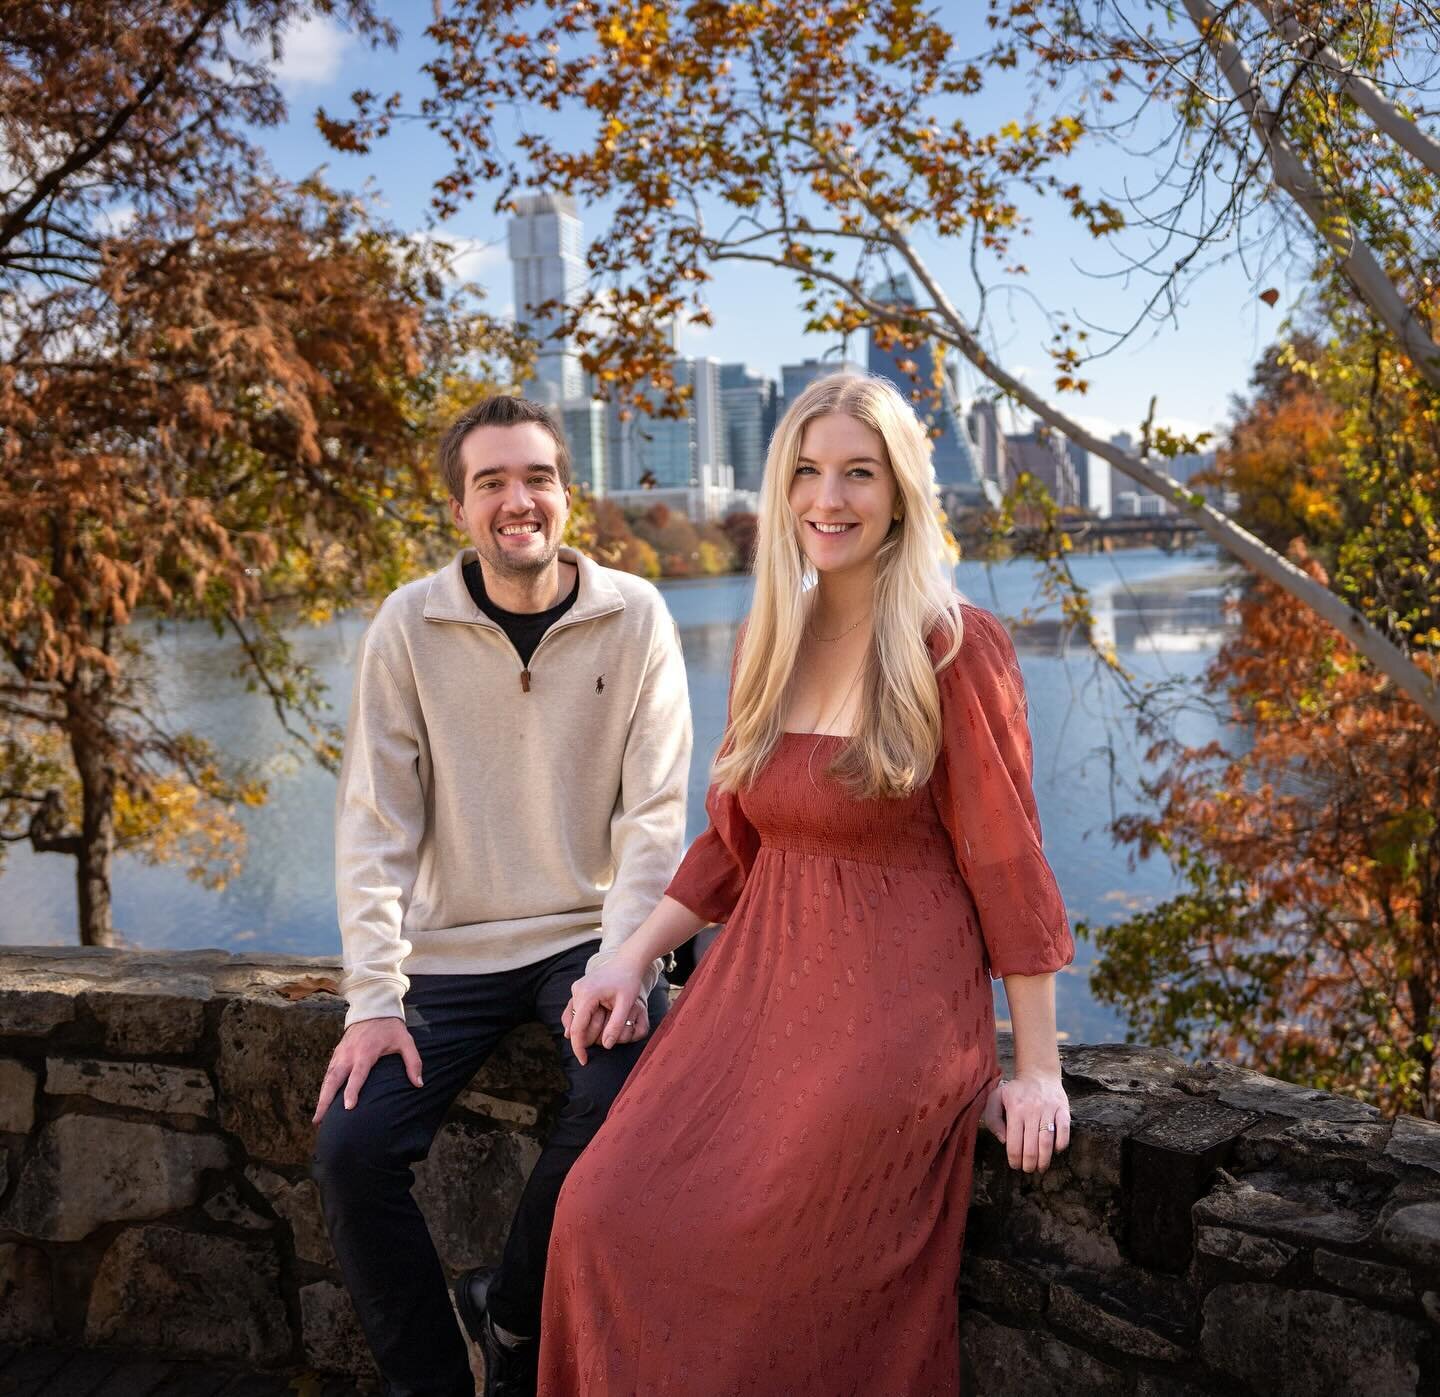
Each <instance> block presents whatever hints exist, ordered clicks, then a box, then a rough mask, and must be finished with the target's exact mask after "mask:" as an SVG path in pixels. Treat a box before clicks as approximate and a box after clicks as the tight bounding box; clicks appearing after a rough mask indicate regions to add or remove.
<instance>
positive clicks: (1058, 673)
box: [0, 550, 1230, 1042]
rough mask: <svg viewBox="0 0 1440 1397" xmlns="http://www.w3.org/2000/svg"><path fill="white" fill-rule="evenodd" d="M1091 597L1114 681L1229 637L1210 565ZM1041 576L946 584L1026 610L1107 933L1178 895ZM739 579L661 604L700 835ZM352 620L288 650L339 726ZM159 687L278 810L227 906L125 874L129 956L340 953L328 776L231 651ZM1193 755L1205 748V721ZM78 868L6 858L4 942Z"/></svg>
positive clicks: (195, 890)
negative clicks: (266, 787)
mask: <svg viewBox="0 0 1440 1397" xmlns="http://www.w3.org/2000/svg"><path fill="white" fill-rule="evenodd" d="M1073 568H1074V571H1075V573H1076V575H1077V577H1078V578H1079V580H1080V581H1081V582H1082V583H1084V584H1085V585H1086V586H1087V587H1088V588H1090V589H1091V593H1092V602H1093V606H1094V610H1095V613H1096V618H1097V621H1098V623H1099V625H1100V627H1101V629H1102V630H1103V632H1104V633H1105V634H1106V635H1107V636H1108V637H1109V638H1110V639H1111V640H1112V641H1113V643H1114V644H1115V647H1116V649H1117V650H1118V652H1119V654H1120V656H1121V659H1122V661H1123V662H1124V663H1125V665H1126V666H1127V667H1128V668H1130V669H1131V670H1133V671H1134V672H1135V673H1136V674H1137V675H1139V676H1141V677H1142V678H1146V679H1158V678H1164V677H1167V676H1170V677H1176V678H1191V677H1194V676H1196V675H1198V674H1199V673H1200V671H1201V670H1202V669H1203V668H1204V666H1205V664H1206V662H1207V661H1208V660H1209V659H1210V657H1211V656H1212V655H1213V654H1214V653H1215V649H1216V647H1217V646H1218V645H1219V643H1220V641H1221V639H1222V638H1223V635H1224V624H1225V623H1224V619H1223V615H1222V601H1223V596H1224V592H1225V588H1226V586H1227V585H1228V583H1227V578H1228V577H1229V576H1230V574H1229V573H1228V572H1225V571H1222V569H1221V567H1220V565H1219V564H1217V563H1216V562H1215V561H1214V560H1213V559H1211V558H1205V557H1200V556H1194V555H1185V554H1179V555H1166V554H1163V553H1160V552H1156V551H1148V550H1143V551H1142V550H1137V551H1133V552H1123V553H1116V554H1110V555H1093V556H1091V555H1086V556H1082V557H1077V558H1075V559H1074V560H1073ZM1037 578H1038V570H1037V568H1036V567H1035V565H1034V564H1032V563H1029V562H1025V561H1020V562H1011V563H1006V564H1002V565H997V566H994V567H986V566H984V565H982V564H979V563H961V564H960V566H959V567H958V568H957V569H956V582H957V585H958V586H959V587H960V589H961V591H962V592H964V594H965V595H966V596H967V597H969V598H970V600H972V601H974V602H976V603H977V604H979V605H981V606H985V607H988V608H990V609H991V610H993V611H996V612H998V613H999V614H1001V615H1002V616H1007V617H1010V616H1016V615H1018V614H1019V613H1021V612H1022V611H1024V610H1025V609H1027V608H1030V609H1032V610H1035V611H1036V612H1037V615H1036V619H1035V620H1034V622H1033V623H1032V624H1029V625H1026V626H1022V627H1019V628H1017V629H1016V630H1015V632H1014V634H1015V640H1016V647H1017V649H1018V651H1019V654H1020V662H1021V667H1022V669H1023V671H1024V674H1025V681H1026V685H1027V688H1028V690H1029V695H1030V722H1031V730H1032V732H1033V734H1034V742H1035V790H1036V798H1037V801H1038V802H1039V807H1040V814H1041V820H1042V823H1043V825H1044V830H1045V845H1046V849H1047V851H1048V853H1049V856H1050V859H1051V862H1052V863H1053V864H1054V866H1055V870H1056V873H1057V875H1058V877H1059V880H1060V886H1061V888H1062V890H1063V891H1064V894H1065V899H1066V903H1067V905H1068V907H1069V909H1070V912H1071V916H1072V918H1075V919H1077V920H1078V919H1080V918H1085V919H1087V920H1090V921H1092V922H1107V921H1111V920H1114V919H1116V918H1117V917H1119V916H1121V915H1123V914H1124V913H1125V911H1126V910H1127V909H1130V908H1134V907H1139V906H1146V905H1149V904H1151V903H1153V902H1154V901H1156V900H1158V899H1161V898H1163V897H1165V896H1166V895H1168V894H1169V893H1170V891H1171V890H1172V888H1173V886H1174V884H1173V879H1172V877H1171V875H1170V873H1169V870H1168V868H1167V867H1165V866H1164V865H1163V864H1158V863H1155V862H1150V863H1144V864H1140V865H1139V866H1138V867H1136V868H1133V869H1132V868H1131V867H1130V866H1129V859H1128V853H1127V851H1126V850H1124V849H1121V848H1117V847H1116V846H1115V845H1114V843H1113V842H1112V840H1111V838H1110V836H1109V834H1108V833H1107V826H1108V824H1109V822H1110V820H1111V819H1112V818H1113V816H1114V814H1116V813H1119V812H1122V811H1125V810H1130V809H1134V808H1136V807H1137V800H1136V795H1135V792H1136V786H1137V782H1138V780H1139V778H1140V777H1141V776H1142V775H1143V773H1144V765H1143V761H1142V758H1141V753H1140V744H1138V743H1137V741H1136V738H1135V734H1134V725H1133V721H1132V720H1131V718H1130V716H1129V715H1128V714H1127V713H1126V711H1125V709H1124V705H1123V700H1122V698H1121V695H1120V693H1119V691H1118V690H1117V688H1116V686H1115V685H1114V684H1113V683H1112V682H1110V681H1109V680H1107V679H1103V678H1101V677H1100V676H1099V674H1098V671H1097V667H1096V665H1095V663H1094V660H1093V657H1092V656H1091V654H1090V652H1089V650H1088V649H1087V648H1086V647H1085V646H1084V645H1083V644H1078V643H1076V642H1074V641H1071V642H1070V643H1069V644H1068V645H1067V644H1066V643H1065V639H1064V636H1063V634H1062V632H1061V628H1060V626H1059V624H1058V619H1057V616H1056V613H1055V611H1054V609H1053V608H1043V607H1041V606H1040V599H1039V597H1038V595H1037V590H1036V588H1037ZM750 590H751V582H750V579H749V578H748V577H720V578H706V579H700V580H696V581H687V582H667V583H663V584H662V585H661V591H662V592H663V593H664V595H665V600H666V602H667V604H668V605H669V607H670V610H671V612H672V614H673V615H674V617H675V620H676V622H677V623H678V625H679V627H680V635H681V640H682V643H683V645H684V649H685V661H686V667H687V671H688V674H689V681H690V696H691V703H692V706H693V710H694V718H695V758H694V762H693V764H692V767H691V772H690V814H689V833H690V835H691V836H692V837H693V836H694V835H696V834H698V833H699V831H700V829H701V828H703V825H704V808H703V807H704V796H705V786H706V773H707V770H708V766H709V762H710V759H711V757H712V756H713V754H714V750H715V747H716V744H717V743H718V742H719V739H720V734H721V729H722V727H723V725H724V720H725V689H726V683H727V679H728V673H729V663H730V652H731V647H732V644H733V642H734V636H735V629H736V627H737V626H738V625H739V623H740V621H741V620H742V619H743V618H744V615H745V612H746V610H747V608H748V606H749V599H750ZM364 626H365V623H364V619H363V618H362V617H360V616H359V615H351V616H345V617H342V618H341V619H339V620H338V621H336V622H334V623H332V624H330V625H327V626H324V627H321V628H318V629H312V630H306V631H304V632H301V633H300V634H299V635H297V636H296V638H295V639H296V647H297V650H298V651H299V652H300V653H301V654H302V655H303V657H304V658H305V659H307V660H308V661H309V662H310V663H312V664H313V665H315V666H316V667H317V669H318V670H319V671H320V673H321V674H322V676H323V677H324V679H325V681H326V683H327V684H328V685H329V686H330V692H331V698H332V701H333V703H334V704H335V706H336V709H337V711H339V712H342V713H343V711H344V708H345V705H346V704H347V703H348V700H349V691H350V672H351V665H352V662H353V658H354V655H355V649H356V645H357V644H358V642H359V640H360V637H361V635H362V634H363V632H364ZM151 644H152V653H153V654H154V657H155V660H156V664H157V666H158V673H159V689H160V693H161V696H162V700H163V704H164V707H165V708H166V710H167V711H168V716H169V719H170V721H172V722H175V723H178V724H181V725H183V726H186V727H189V728H192V729H193V730H195V731H197V732H199V733H201V734H202V735H204V736H206V737H208V738H210V739H211V740H212V741H213V742H215V743H216V745H217V746H218V747H220V748H221V749H222V750H223V751H225V752H227V753H229V754H231V755H232V756H235V757H237V758H241V759H243V760H246V761H253V762H256V763H258V764H260V765H261V766H262V767H263V769H264V771H265V773H266V775H267V776H268V778H269V780H270V786H271V797H270V799H269V801H268V802H267V803H266V804H265V805H264V806H263V807H261V808H259V809H257V810H253V811H246V812H244V816H243V819H244V823H245V825H246V828H247V830H248V834H249V846H248V855H247V860H246V866H245V871H244V872H243V873H242V874H241V876H240V877H238V878H236V879H234V880H233V881H232V882H231V883H230V884H229V885H228V886H227V887H226V888H224V889H223V890H222V891H220V892H212V891H209V890H207V889H206V888H204V887H202V886H200V885H199V884H197V883H194V882H192V881H190V880H189V879H187V878H186V877H185V875H184V872H183V871H182V870H180V869H178V868H175V867H165V866H161V867H152V866H149V865H147V864H145V863H143V862H142V861H141V860H139V859H137V858H135V857H133V856H122V857H121V858H120V859H118V860H117V864H116V869H115V876H114V898H115V923H116V926H117V928H118V929H119V930H120V932H121V934H122V935H123V937H124V938H125V940H126V941H127V942H129V943H130V944H133V945H136V946H143V947H152V948H160V947H166V948H174V949H182V948H191V947H199V946H219V947H222V948H224V949H226V950H236V951H238V950H266V951H281V952H296V953H301V954H331V953H334V952H337V951H338V949H339V934H338V932H337V930H336V925H335V895H334V885H333V879H332V872H331V862H332V857H333V841H332V830H331V819H332V805H333V800H334V789H335V783H334V778H333V777H331V776H330V775H328V774H326V773H325V772H324V771H321V770H320V769H319V768H317V767H315V766H314V765H313V764H309V763H304V762H300V761H298V760H296V759H295V758H294V757H293V756H291V755H289V754H287V753H285V752H283V751H282V750H281V748H282V740H281V733H280V730H279V726H278V723H277V721H276V719H275V716H274V714H273V712H272V711H271V709H270V707H269V705H268V703H267V702H266V701H265V700H263V699H262V698H261V697H259V696H258V695H254V694H247V693H245V692H244V690H243V687H242V686H241V685H240V684H238V683H237V682H236V681H235V679H234V677H233V676H234V671H235V668H236V663H237V656H236V652H235V647H234V645H233V643H231V642H230V641H228V640H226V639H224V638H221V637H217V636H216V635H215V634H214V633H213V631H210V630H209V629H207V628H204V627H200V626H179V627H177V626H170V627H166V628H164V629H163V630H162V631H160V632H159V633H158V634H157V635H155V636H154V637H153V639H152V642H151ZM1191 721H1192V723H1193V726H1192V727H1191V728H1190V729H1188V730H1185V731H1184V732H1183V736H1185V737H1186V738H1187V739H1188V740H1195V741H1198V740H1204V739H1205V738H1207V737H1208V736H1210V735H1212V733H1213V728H1207V727H1206V726H1205V724H1204V722H1203V721H1201V720H1198V719H1196V720H1191ZM73 867H74V866H73V863H72V862H71V861H70V860H69V859H67V858H63V857H61V856H59V855H54V854H49V855H36V854H33V853H32V852H31V851H30V850H29V848H28V846H25V845H12V846H11V847H10V848H9V850H8V851H7V856H6V862H5V865H4V869H3V872H0V944H6V945H24V944H30V945H35V944H41V945H45V944H48V945H56V944H68V943H70V942H72V941H73V940H74V935H75V932H74V928H75V892H74V872H73ZM1092 954H1093V953H1092V948H1091V947H1090V946H1089V945H1088V944H1086V943H1083V942H1082V943H1080V944H1079V946H1078V950H1077V956H1076V962H1075V964H1074V965H1073V966H1071V967H1070V968H1069V970H1068V971H1067V972H1066V973H1065V974H1063V975H1062V976H1061V977H1060V981H1059V984H1058V995H1057V998H1058V1017H1059V1023H1060V1027H1061V1030H1062V1031H1063V1032H1064V1033H1066V1034H1067V1035H1068V1036H1069V1037H1070V1038H1071V1039H1073V1040H1077V1041H1084V1042H1100V1041H1105V1040H1113V1039H1117V1038H1120V1037H1122V1036H1123V1032H1124V1025H1123V1023H1121V1022H1120V1021H1119V1020H1118V1019H1117V1017H1116V1015H1115V1014H1114V1013H1113V1012H1112V1011H1111V1010H1110V1009H1108V1008H1106V1007H1105V1006H1103V1005H1099V1004H1096V1003H1095V1002H1094V1001H1093V999H1092V998H1091V996H1090V994H1089V987H1088V979H1087V974H1086V967H1087V965H1088V963H1089V961H1090V960H1091V959H1092Z"/></svg>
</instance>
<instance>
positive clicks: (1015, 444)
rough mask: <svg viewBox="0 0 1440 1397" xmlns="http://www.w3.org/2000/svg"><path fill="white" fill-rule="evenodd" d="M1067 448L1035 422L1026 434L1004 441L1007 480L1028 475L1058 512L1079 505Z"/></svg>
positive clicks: (1052, 432)
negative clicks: (1021, 474) (1038, 485)
mask: <svg viewBox="0 0 1440 1397" xmlns="http://www.w3.org/2000/svg"><path fill="white" fill-rule="evenodd" d="M1069 447H1070V443H1069V442H1068V441H1066V439H1065V438H1064V437H1063V436H1062V435H1061V434H1060V433H1059V432H1057V431H1055V430H1053V429H1052V428H1051V427H1048V426H1047V425H1046V424H1045V423H1043V422H1038V421H1037V422H1036V423H1035V425H1034V426H1033V427H1032V428H1031V429H1030V430H1029V431H1028V432H1017V433H1012V434H1011V435H1010V436H1007V437H1006V438H1005V454H1006V456H1007V458H1008V469H1009V472H1010V479H1011V480H1012V481H1013V480H1014V478H1015V477H1016V476H1018V475H1019V474H1020V473H1021V472H1022V471H1024V472H1028V473H1029V474H1030V475H1032V476H1034V477H1035V479H1036V480H1038V481H1039V482H1040V484H1041V485H1043V486H1044V487H1045V488H1046V490H1048V491H1049V492H1050V497H1051V499H1053V500H1054V501H1055V503H1056V504H1058V505H1060V506H1061V507H1062V508H1067V507H1073V506H1076V505H1079V504H1081V503H1082V500H1081V497H1080V480H1079V477H1078V476H1077V475H1076V473H1075V462H1074V460H1073V459H1072V458H1071V455H1070V450H1069Z"/></svg>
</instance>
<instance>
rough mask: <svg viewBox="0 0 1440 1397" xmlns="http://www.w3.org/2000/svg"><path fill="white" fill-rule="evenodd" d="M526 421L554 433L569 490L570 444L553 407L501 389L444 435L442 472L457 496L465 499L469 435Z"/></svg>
mask: <svg viewBox="0 0 1440 1397" xmlns="http://www.w3.org/2000/svg"><path fill="white" fill-rule="evenodd" d="M526 422H533V423H534V424H535V425H536V426H537V427H543V428H544V429H545V430H546V431H547V432H549V433H550V435H551V436H552V437H554V439H555V469H556V470H557V471H559V473H560V483H561V484H562V485H563V486H564V487H565V488H566V489H567V490H568V489H569V488H570V447H569V446H568V445H567V443H566V441H565V433H564V432H563V431H562V430H561V429H560V424H559V423H558V422H557V421H556V420H555V418H554V416H553V414H552V413H551V411H550V409H549V408H547V407H546V406H545V405H544V403H537V402H533V401H531V399H529V398H514V397H511V396H510V395H509V394H504V393H497V394H496V395H495V396H494V397H493V398H481V399H480V401H479V402H478V403H472V404H471V406H469V407H467V408H466V409H465V411H464V412H462V413H461V414H460V416H459V417H457V418H456V419H455V420H454V421H453V422H452V423H451V424H450V425H449V426H448V427H447V428H446V429H445V435H444V436H443V437H441V438H440V473H441V474H442V475H443V476H444V477H445V483H446V484H447V485H448V486H449V487H450V493H451V494H452V495H454V497H455V498H456V499H457V500H461V501H463V500H464V499H465V466H464V464H463V462H462V461H461V460H460V448H461V446H463V445H464V442H465V438H466V437H468V436H469V435H470V433H471V432H473V431H474V430H475V428H476V427H519V426H523V425H524V424H525V423H526Z"/></svg>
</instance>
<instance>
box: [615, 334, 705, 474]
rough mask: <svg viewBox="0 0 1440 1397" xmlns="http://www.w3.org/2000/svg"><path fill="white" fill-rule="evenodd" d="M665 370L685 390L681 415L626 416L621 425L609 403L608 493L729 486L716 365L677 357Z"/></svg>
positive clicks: (634, 414)
mask: <svg viewBox="0 0 1440 1397" xmlns="http://www.w3.org/2000/svg"><path fill="white" fill-rule="evenodd" d="M671 371H672V373H673V374H674V377H675V382H676V383H677V384H680V385H683V386H686V387H688V388H689V389H690V399H689V402H688V403H687V404H686V412H685V414H684V416H682V417H644V416H640V415H638V414H636V413H634V412H633V411H632V413H631V414H630V416H629V418H628V419H627V420H623V421H622V420H621V416H620V410H619V408H618V407H617V406H616V405H615V404H614V403H612V404H610V406H609V411H608V413H607V430H606V438H607V448H608V462H609V468H610V488H611V489H619V490H635V489H640V488H642V487H643V486H645V485H651V486H654V487H657V488H663V489H678V488H682V487H687V486H692V485H693V486H719V485H724V486H727V487H728V486H729V485H730V483H731V475H730V472H729V469H728V467H729V451H728V449H727V447H726V440H725V422H724V415H723V407H722V403H721V393H720V362H719V360H717V359H684V358H678V359H676V360H674V362H673V364H672V365H671Z"/></svg>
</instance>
